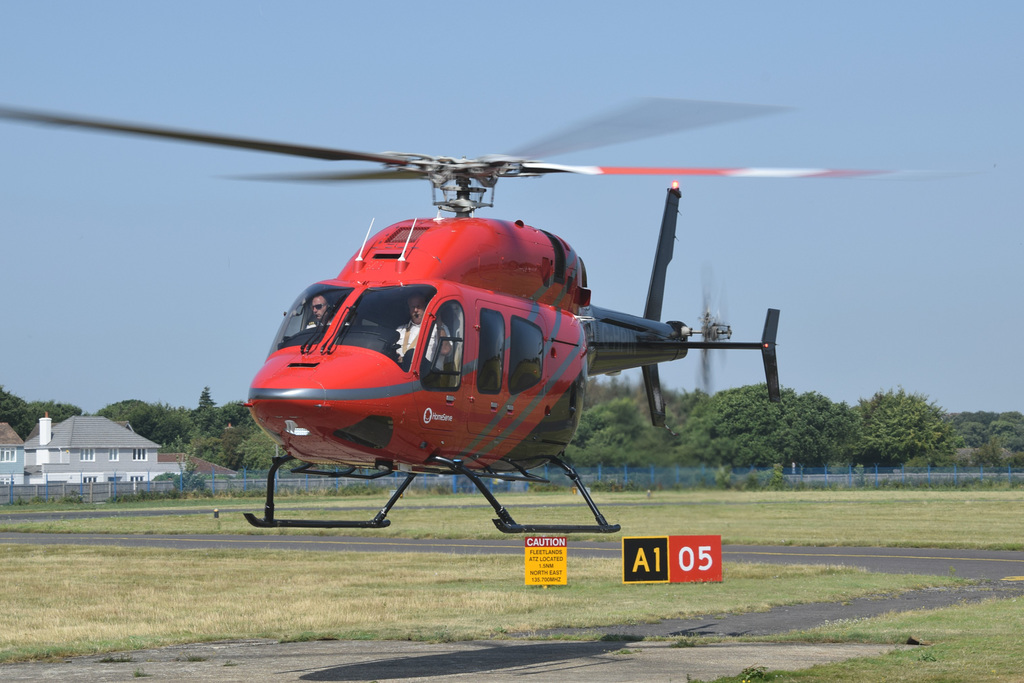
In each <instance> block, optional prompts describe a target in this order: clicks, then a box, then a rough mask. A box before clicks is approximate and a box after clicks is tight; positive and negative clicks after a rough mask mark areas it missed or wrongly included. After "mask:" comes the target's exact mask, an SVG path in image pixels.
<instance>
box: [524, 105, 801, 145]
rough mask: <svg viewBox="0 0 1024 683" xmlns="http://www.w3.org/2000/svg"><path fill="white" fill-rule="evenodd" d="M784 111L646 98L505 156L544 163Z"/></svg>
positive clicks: (751, 106) (763, 106) (773, 108)
mask: <svg viewBox="0 0 1024 683" xmlns="http://www.w3.org/2000/svg"><path fill="white" fill-rule="evenodd" d="M785 110H786V108H785V107H772V106H766V105H760V104H737V103H733V102H704V101H700V100H675V99H666V98H657V97H648V98H643V99H640V100H637V101H636V102H634V103H633V104H630V105H628V106H626V107H625V108H623V109H619V110H617V111H614V112H612V113H610V114H606V115H604V116H599V117H597V118H594V119H591V120H590V121H585V122H582V123H580V124H578V125H575V126H571V127H569V128H566V129H564V130H562V131H561V132H559V133H555V134H553V135H550V136H548V137H546V138H543V139H541V140H538V141H536V142H534V143H532V144H529V145H525V146H523V147H520V148H519V149H518V150H516V151H515V152H513V153H510V154H509V155H508V156H513V157H519V158H521V159H544V158H546V157H549V156H554V155H556V154H565V153H567V152H576V151H579V150H583V149H594V148H597V147H605V146H607V145H614V144H617V143H620V142H630V141H632V140H642V139H644V138H650V137H655V136H658V135H665V134H667V133H674V132H677V131H681V130H690V129H692V128H700V127H702V126H710V125H714V124H718V123H727V122H729V121H737V120H740V119H746V118H750V117H753V116H764V115H766V114H773V113H776V112H781V111H785Z"/></svg>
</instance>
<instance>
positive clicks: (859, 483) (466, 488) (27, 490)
mask: <svg viewBox="0 0 1024 683" xmlns="http://www.w3.org/2000/svg"><path fill="white" fill-rule="evenodd" d="M577 471H578V472H579V473H580V476H581V478H582V479H583V481H584V483H586V484H587V485H588V486H590V487H595V488H613V489H616V488H624V489H639V490H644V489H659V488H661V489H669V488H683V489H685V488H715V487H734V488H741V487H749V488H763V487H766V486H768V485H770V484H772V483H773V480H776V481H775V483H776V484H778V485H780V486H781V487H783V488H792V489H797V488H811V489H814V488H821V489H824V488H840V489H841V488H882V487H892V486H900V487H960V486H972V485H977V484H991V485H995V484H1000V483H1001V484H1008V485H1011V486H1017V485H1021V484H1024V468H1012V467H962V466H952V467H902V466H897V467H891V466H890V467H881V466H870V467H861V466H854V465H843V466H839V467H786V468H783V469H782V471H781V473H779V474H776V471H775V469H774V468H771V467H762V468H758V467H742V468H733V469H732V470H728V469H725V470H723V469H721V468H717V467H710V466H707V467H682V466H671V467H656V466H653V465H645V466H636V465H629V466H625V465H623V466H605V465H597V466H595V467H578V468H577ZM531 474H534V475H536V476H539V477H542V478H544V479H547V480H549V481H550V482H551V484H553V485H557V486H571V481H570V480H569V479H568V478H567V477H566V476H565V474H564V473H563V472H562V471H561V469H559V468H557V467H549V466H544V467H540V468H537V469H534V470H531ZM780 475H781V480H779V476H780ZM404 478H405V475H404V474H403V473H401V472H395V473H392V474H389V475H387V476H384V477H380V478H378V479H370V480H361V479H342V478H338V479H332V478H328V477H322V476H318V475H309V474H301V473H300V474H294V473H291V472H288V471H287V470H284V471H280V472H278V474H277V477H276V482H275V486H276V488H277V490H278V491H279V492H282V493H287V492H308V493H330V492H331V491H330V489H334V490H335V491H338V492H339V493H340V491H339V489H341V488H344V487H349V486H367V485H369V486H374V487H379V488H384V489H395V488H397V487H398V486H399V484H401V482H402V481H403V479H404ZM484 481H485V482H486V483H487V485H488V486H489V487H490V488H491V490H492V491H494V492H496V493H500V492H524V491H528V490H529V489H530V487H531V486H536V484H529V483H527V482H523V481H503V480H500V479H486V478H485V479H484ZM266 484H267V472H266V471H265V470H264V471H253V470H242V471H241V472H238V473H237V474H235V475H233V476H226V475H219V474H207V475H204V474H202V473H199V472H196V473H192V474H190V475H189V476H188V477H185V478H182V477H178V476H175V477H173V479H168V480H153V479H150V478H148V477H147V479H146V480H145V481H134V482H132V481H127V482H126V481H104V482H83V481H81V480H79V481H77V482H69V481H61V480H54V481H51V480H45V481H43V482H42V483H33V484H15V483H13V482H8V483H6V484H0V505H3V504H9V503H14V502H16V501H18V500H31V499H41V500H58V499H60V498H67V497H78V498H81V499H82V500H84V501H86V502H97V501H101V500H111V499H114V500H116V499H117V498H118V497H119V496H125V495H129V494H137V493H142V492H145V493H162V492H170V491H174V490H177V491H179V492H181V491H184V490H185V488H188V489H189V490H192V489H195V488H201V489H205V490H207V491H209V492H211V493H228V492H232V491H234V492H264V491H266ZM411 488H412V489H414V490H417V489H418V490H428V489H429V490H436V491H440V492H451V493H473V492H475V491H476V488H475V486H474V485H473V484H472V482H470V481H469V480H468V479H466V478H465V477H461V476H451V475H444V474H421V475H419V476H417V477H416V479H415V480H413V483H412V486H411Z"/></svg>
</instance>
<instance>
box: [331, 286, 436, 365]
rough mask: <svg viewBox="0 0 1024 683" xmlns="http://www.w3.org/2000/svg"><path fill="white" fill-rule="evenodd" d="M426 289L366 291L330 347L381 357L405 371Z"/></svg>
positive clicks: (430, 293) (430, 294) (429, 295)
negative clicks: (347, 348)
mask: <svg viewBox="0 0 1024 683" xmlns="http://www.w3.org/2000/svg"><path fill="white" fill-rule="evenodd" d="M436 293H437V290H436V289H434V288H433V287H430V286H428V285H409V286H404V287H386V288H381V289H368V290H366V291H365V292H363V294H362V296H360V297H359V298H358V299H357V300H356V302H355V303H354V304H353V305H352V307H351V308H350V309H349V311H348V313H347V314H346V317H345V320H344V321H343V323H342V325H341V328H340V329H339V330H338V332H337V336H336V337H335V339H334V342H333V343H334V344H335V345H338V346H358V347H361V348H364V349H370V350H371V351H376V352H377V353H381V354H383V355H385V356H387V357H389V358H391V359H392V360H395V361H397V362H398V363H399V364H400V365H403V367H406V368H408V363H409V362H410V361H411V360H412V350H413V348H414V347H415V345H416V339H417V336H418V334H419V327H420V323H421V321H422V320H423V314H424V311H425V310H426V308H427V304H428V303H429V302H430V300H431V299H432V298H433V297H434V295H435V294H436Z"/></svg>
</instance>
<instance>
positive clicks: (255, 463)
mask: <svg viewBox="0 0 1024 683" xmlns="http://www.w3.org/2000/svg"><path fill="white" fill-rule="evenodd" d="M276 446H277V444H276V443H274V440H273V439H271V438H270V437H269V436H268V435H267V433H266V432H264V431H263V430H262V429H257V430H255V431H254V432H253V433H252V434H250V435H249V438H247V439H246V440H245V441H243V442H242V444H241V446H240V447H239V451H241V453H242V467H244V468H246V469H249V470H269V469H270V466H271V464H272V461H273V458H274V456H275V455H277V454H278V450H277V448H276Z"/></svg>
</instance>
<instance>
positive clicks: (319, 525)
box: [245, 455, 621, 534]
mask: <svg viewBox="0 0 1024 683" xmlns="http://www.w3.org/2000/svg"><path fill="white" fill-rule="evenodd" d="M292 460H295V458H294V457H293V456H291V455H282V456H278V457H276V458H274V461H273V465H272V466H271V468H270V471H269V472H268V473H267V502H266V505H264V507H263V510H264V512H263V517H262V518H259V517H256V515H254V514H252V513H251V512H246V513H245V519H246V521H248V522H249V524H252V525H253V526H255V527H260V528H263V529H268V528H280V527H299V528H306V529H382V528H384V527H386V526H390V525H391V520H389V519H387V515H388V512H390V511H391V508H392V507H394V505H395V503H397V502H398V499H399V498H401V497H402V494H403V493H405V490H406V489H407V488H409V484H411V483H412V480H413V479H415V478H416V474H415V473H414V472H407V473H406V475H405V479H404V480H403V481H402V483H401V484H399V485H398V488H396V489H395V492H394V493H392V494H391V498H389V499H388V502H387V503H386V504H385V505H384V507H383V508H381V510H380V512H378V513H377V515H376V516H375V517H374V518H373V519H369V520H334V521H330V520H310V519H276V518H275V517H274V488H275V486H274V484H275V479H276V475H277V471H278V470H279V469H281V466H282V465H284V464H285V463H287V462H291V461H292ZM548 460H549V461H550V462H552V463H553V464H555V465H557V466H558V467H560V468H562V471H564V472H565V474H566V476H568V477H569V479H571V480H572V483H573V484H574V485H575V486H576V488H577V489H578V490H579V492H580V493H582V494H583V498H584V500H586V501H587V505H588V506H589V507H590V511H591V512H592V513H593V514H594V521H595V522H597V523H596V524H519V523H517V522H516V521H515V520H514V519H512V515H511V514H509V512H508V510H506V509H505V507H504V506H503V505H502V504H501V503H499V502H498V499H497V498H495V497H494V494H492V493H491V491H490V489H488V488H487V484H485V483H484V482H483V480H482V479H481V478H480V475H481V474H482V475H483V476H485V477H486V478H488V479H503V480H507V481H527V482H531V481H532V482H538V483H546V482H547V480H546V479H543V478H541V477H537V476H535V475H532V474H530V473H529V472H527V471H525V470H522V469H520V470H519V473H518V474H516V473H509V472H491V471H483V472H480V471H477V470H471V469H469V468H468V467H466V466H465V465H463V464H462V461H461V460H449V459H448V458H442V457H439V456H435V457H433V458H431V462H432V463H435V464H438V465H441V466H443V467H445V468H447V469H448V470H449V471H450V472H451V473H452V474H461V475H463V476H465V477H466V478H467V479H469V480H470V481H471V482H473V485H474V486H476V487H477V489H479V491H480V493H482V494H483V495H484V498H486V499H487V502H488V503H490V504H491V507H493V508H494V511H495V512H496V513H497V514H498V518H497V519H495V520H492V521H493V522H494V526H496V527H497V528H498V530H499V531H501V532H503V533H506V534H533V533H538V534H565V533H592V534H611V533H615V532H616V531H619V529H620V528H621V527H620V526H619V525H618V524H609V523H608V522H607V521H606V520H605V518H604V515H602V514H601V511H600V510H598V509H597V505H596V504H595V503H594V499H593V498H591V497H590V491H588V490H587V487H586V485H584V483H583V480H582V479H581V478H580V475H579V473H578V472H577V471H576V470H575V468H573V467H572V465H569V464H568V463H566V462H563V461H562V460H561V459H559V458H556V457H551V458H548ZM355 469H356V468H354V467H350V468H348V469H347V470H342V471H339V472H328V471H323V470H316V469H313V467H312V465H310V464H308V463H307V464H305V465H302V466H301V467H296V468H295V469H294V470H292V471H293V472H304V473H306V474H316V475H320V476H324V477H335V478H338V477H348V478H355V479H377V478H378V477H383V476H387V475H389V474H391V471H390V470H388V471H383V472H375V473H373V474H356V473H355Z"/></svg>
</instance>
